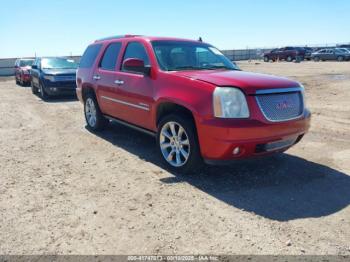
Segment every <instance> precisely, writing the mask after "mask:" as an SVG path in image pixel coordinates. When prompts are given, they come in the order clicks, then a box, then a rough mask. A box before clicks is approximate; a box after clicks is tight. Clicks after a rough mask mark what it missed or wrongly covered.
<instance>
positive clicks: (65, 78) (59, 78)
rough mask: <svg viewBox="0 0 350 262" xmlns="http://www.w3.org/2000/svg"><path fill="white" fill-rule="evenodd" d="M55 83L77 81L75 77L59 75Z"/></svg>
mask: <svg viewBox="0 0 350 262" xmlns="http://www.w3.org/2000/svg"><path fill="white" fill-rule="evenodd" d="M55 81H75V75H57V76H55Z"/></svg>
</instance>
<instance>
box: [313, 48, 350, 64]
mask: <svg viewBox="0 0 350 262" xmlns="http://www.w3.org/2000/svg"><path fill="white" fill-rule="evenodd" d="M311 58H312V59H313V60H314V61H316V62H317V61H320V60H321V61H326V60H336V61H346V60H350V53H349V52H347V51H346V50H345V49H344V48H328V49H321V50H319V51H317V52H314V53H312V55H311Z"/></svg>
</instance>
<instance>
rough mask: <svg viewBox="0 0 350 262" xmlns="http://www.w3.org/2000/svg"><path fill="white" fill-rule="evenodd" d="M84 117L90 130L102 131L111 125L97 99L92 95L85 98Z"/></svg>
mask: <svg viewBox="0 0 350 262" xmlns="http://www.w3.org/2000/svg"><path fill="white" fill-rule="evenodd" d="M84 115H85V120H86V124H87V126H88V128H89V129H91V130H93V131H101V130H103V129H104V128H105V127H106V126H107V124H108V123H109V120H108V119H106V118H105V117H104V116H103V114H102V112H101V110H100V107H99V106H98V103H97V101H96V97H95V96H94V95H93V94H91V93H89V94H87V96H86V98H85V102H84Z"/></svg>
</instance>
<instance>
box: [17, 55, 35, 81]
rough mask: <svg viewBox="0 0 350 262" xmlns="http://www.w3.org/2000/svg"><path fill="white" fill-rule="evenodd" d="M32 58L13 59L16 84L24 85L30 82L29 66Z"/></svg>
mask: <svg viewBox="0 0 350 262" xmlns="http://www.w3.org/2000/svg"><path fill="white" fill-rule="evenodd" d="M33 62H34V59H27V58H19V59H17V60H16V61H15V79H16V84H20V85H25V84H29V83H30V68H31V66H32V64H33Z"/></svg>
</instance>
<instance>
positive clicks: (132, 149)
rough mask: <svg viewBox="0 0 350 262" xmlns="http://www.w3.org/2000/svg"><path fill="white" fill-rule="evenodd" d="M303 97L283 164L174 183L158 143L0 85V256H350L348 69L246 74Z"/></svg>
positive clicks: (220, 170) (72, 107)
mask: <svg viewBox="0 0 350 262" xmlns="http://www.w3.org/2000/svg"><path fill="white" fill-rule="evenodd" d="M240 66H241V68H243V69H244V70H250V71H256V72H262V73H271V74H277V75H283V76H288V77H291V78H294V79H297V80H299V81H300V82H302V83H303V84H304V85H305V88H306V93H307V104H308V106H309V107H310V109H311V111H312V112H313V118H312V128H311V130H310V133H309V134H308V135H306V136H305V137H304V139H303V141H302V142H301V143H299V144H298V145H297V146H295V147H294V148H292V149H291V150H289V151H287V153H286V154H283V155H281V156H277V157H273V158H268V159H260V160H255V161H250V162H242V163H237V164H234V165H232V166H229V167H208V168H207V170H206V171H205V172H204V173H202V174H197V175H194V176H188V177H186V176H181V175H174V174H171V173H169V172H167V171H166V170H165V169H163V168H162V166H160V164H159V159H158V156H157V154H156V150H155V141H154V140H153V138H151V137H149V136H147V135H144V134H141V133H138V132H136V131H133V130H130V129H128V128H126V127H122V126H120V125H117V124H113V125H112V128H111V129H109V130H107V131H104V132H102V133H99V134H93V133H91V132H89V131H88V130H86V129H85V122H84V119H83V113H82V105H81V104H80V103H79V102H78V101H76V100H74V99H73V100H72V99H55V100H52V101H50V102H43V101H41V100H40V99H39V98H38V97H36V96H34V95H32V94H31V91H30V88H26V87H20V86H16V85H15V84H14V80H11V81H9V80H7V81H2V82H0V99H1V102H0V119H1V121H0V148H1V150H0V166H1V167H0V236H1V237H0V253H1V254H52V253H56V254H135V253H136V254H155V253H161V254H175V253H176V254H193V253H202V254H203V253H204V254H252V253H253V254H347V255H349V254H350V206H349V204H350V64H349V63H332V62H324V63H314V62H305V63H301V64H295V63H258V64H256V63H254V62H253V63H248V62H244V63H240Z"/></svg>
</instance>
